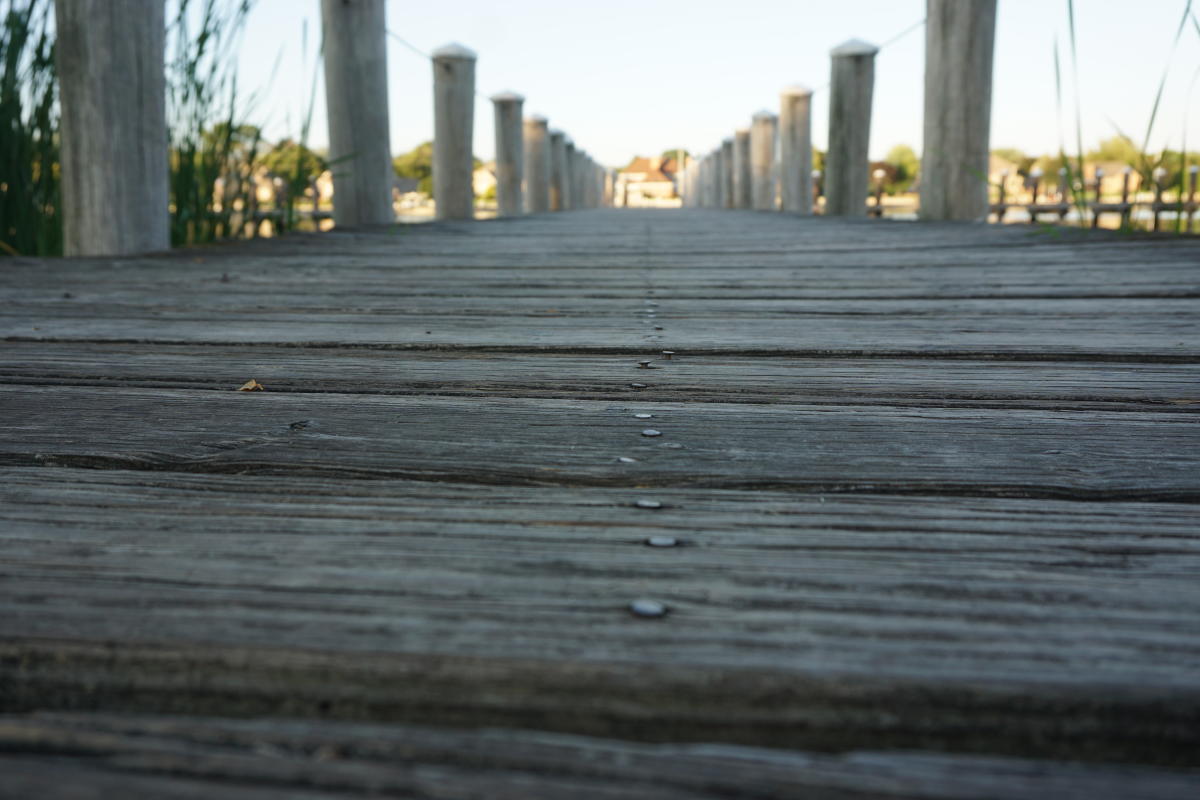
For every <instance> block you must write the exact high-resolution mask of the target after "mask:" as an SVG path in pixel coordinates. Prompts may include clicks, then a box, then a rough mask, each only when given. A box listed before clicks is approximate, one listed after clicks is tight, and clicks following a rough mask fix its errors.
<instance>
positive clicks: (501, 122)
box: [492, 92, 525, 217]
mask: <svg viewBox="0 0 1200 800" xmlns="http://www.w3.org/2000/svg"><path fill="white" fill-rule="evenodd" d="M524 102H525V98H524V97H522V96H521V95H519V94H515V93H513V92H501V93H500V94H497V95H493V96H492V103H493V104H494V107H495V110H496V214H497V215H498V216H501V217H519V216H521V215H522V214H524V213H525V201H524V197H523V196H522V191H521V180H522V179H523V178H524V177H525V142H524V140H523V137H522V135H521V106H522V104H523V103H524Z"/></svg>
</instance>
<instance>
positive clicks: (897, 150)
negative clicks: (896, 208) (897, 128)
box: [883, 144, 921, 194]
mask: <svg viewBox="0 0 1200 800" xmlns="http://www.w3.org/2000/svg"><path fill="white" fill-rule="evenodd" d="M883 161H884V163H885V164H886V165H888V166H889V167H891V169H889V170H888V173H889V175H888V178H887V180H886V182H885V183H884V185H883V190H884V191H885V192H887V193H888V194H902V193H904V192H907V191H909V190H911V189H912V185H913V183H915V182H916V180H917V174H918V173H919V172H920V171H921V159H920V158H919V157H918V156H917V153H916V151H914V150H913V149H912V148H911V147H909V146H908V145H906V144H898V145H896V146H895V147H893V148H892V149H891V150H889V151H888V154H887V157H886V158H884V159H883Z"/></svg>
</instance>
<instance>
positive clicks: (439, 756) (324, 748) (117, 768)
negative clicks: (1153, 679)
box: [0, 714, 1200, 800]
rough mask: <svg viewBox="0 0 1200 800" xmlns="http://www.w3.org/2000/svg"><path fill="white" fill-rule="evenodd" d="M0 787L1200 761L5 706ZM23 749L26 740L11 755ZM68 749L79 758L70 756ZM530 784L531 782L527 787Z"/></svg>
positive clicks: (816, 783) (368, 786)
mask: <svg viewBox="0 0 1200 800" xmlns="http://www.w3.org/2000/svg"><path fill="white" fill-rule="evenodd" d="M0 749H3V750H9V751H10V752H9V753H7V754H4V755H0V767H3V769H4V771H5V777H6V779H5V783H4V786H3V787H0V797H5V798H13V799H14V800H16V798H22V800H24V798H28V797H37V796H45V795H46V794H47V793H48V792H53V793H55V794H56V796H64V795H63V794H62V792H63V790H64V789H68V788H69V790H70V795H69V796H70V797H72V798H79V799H80V800H83V798H97V800H99V798H105V797H111V796H112V795H111V791H113V790H124V791H125V792H128V791H129V789H130V788H131V787H132V786H139V788H140V787H142V786H144V787H146V788H145V791H146V792H147V793H148V794H153V796H155V797H171V798H176V797H178V798H209V797H213V796H215V795H219V796H221V797H224V798H231V800H259V798H284V797H304V798H308V797H335V796H336V797H343V796H349V795H355V796H358V795H370V796H375V797H377V796H389V797H390V796H396V795H402V796H404V797H413V798H446V797H454V798H512V799H513V800H525V799H526V798H528V797H530V796H538V797H549V796H554V797H566V796H570V797H579V798H584V799H585V800H602V799H608V798H613V799H614V800H615V799H616V798H628V797H638V798H646V799H647V800H669V799H670V798H680V799H682V798H690V799H691V800H716V799H717V798H762V799H763V800H768V799H770V800H774V798H780V797H805V798H810V800H855V799H858V800H869V799H870V800H874V799H875V798H904V799H905V800H949V799H950V798H955V799H957V800H962V799H963V798H973V799H975V800H985V799H986V800H1027V798H1030V797H1054V798H1059V799H1060V800H1097V799H1098V798H1122V800H1124V799H1126V798H1132V797H1137V798H1141V800H1167V799H1168V798H1178V799H1179V800H1190V798H1192V797H1194V796H1195V792H1196V790H1197V787H1198V786H1200V774H1198V773H1196V772H1191V771H1172V770H1161V769H1157V770H1156V769H1146V768H1129V767H1079V766H1076V765H1059V764H1053V763H1046V762H1037V761H1023V760H1018V759H1001V758H978V757H974V758H972V757H965V756H939V755H930V754H917V753H889V752H870V751H862V752H855V753H850V754H847V755H844V756H830V755H821V754H813V753H804V752H792V753H787V752H782V751H777V750H762V749H752V748H747V747H730V746H714V745H646V744H637V743H632V742H624V741H614V740H603V739H593V738H584V737H578V736H564V735H555V734H546V733H531V732H528V731H520V730H501V729H494V730H482V731H459V730H453V729H444V728H430V727H417V726H395V725H390V726H381V725H364V724H332V723H323V724H314V723H311V722H298V721H295V720H288V719H266V720H256V721H243V720H221V719H202V718H194V717H191V718H188V717H136V716H135V717H121V716H112V715H83V714H40V715H37V716H34V717H25V718H21V717H0ZM12 750H15V751H16V752H11V751H12ZM63 756H67V757H69V758H70V759H71V766H70V767H69V768H67V769H64V768H63V764H62V761H61V760H59V761H57V762H56V761H55V760H53V759H55V758H56V757H57V758H59V759H61V758H62V757H63ZM531 793H532V795H531Z"/></svg>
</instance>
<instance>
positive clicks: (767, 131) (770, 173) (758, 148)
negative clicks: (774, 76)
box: [750, 111, 777, 211]
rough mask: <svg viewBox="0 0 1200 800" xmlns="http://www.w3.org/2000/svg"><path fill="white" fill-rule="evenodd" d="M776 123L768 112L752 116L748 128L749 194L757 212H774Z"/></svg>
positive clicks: (773, 116) (772, 115)
mask: <svg viewBox="0 0 1200 800" xmlns="http://www.w3.org/2000/svg"><path fill="white" fill-rule="evenodd" d="M776 127H777V121H776V118H775V115H774V114H772V113H771V112H770V111H760V112H758V113H757V114H755V115H754V119H753V122H752V124H751V126H750V192H751V202H752V203H753V207H754V208H755V209H756V210H758V211H774V210H775V208H776V205H775V194H776V192H775V139H776Z"/></svg>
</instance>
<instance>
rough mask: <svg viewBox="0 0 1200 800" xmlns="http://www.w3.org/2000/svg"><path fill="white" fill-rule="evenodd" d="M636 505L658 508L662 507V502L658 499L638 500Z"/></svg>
mask: <svg viewBox="0 0 1200 800" xmlns="http://www.w3.org/2000/svg"><path fill="white" fill-rule="evenodd" d="M634 505H635V506H637V507H638V508H653V509H656V510H657V509H660V508H662V503H660V502H659V501H657V500H638V501H637V502H636V503H634Z"/></svg>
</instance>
